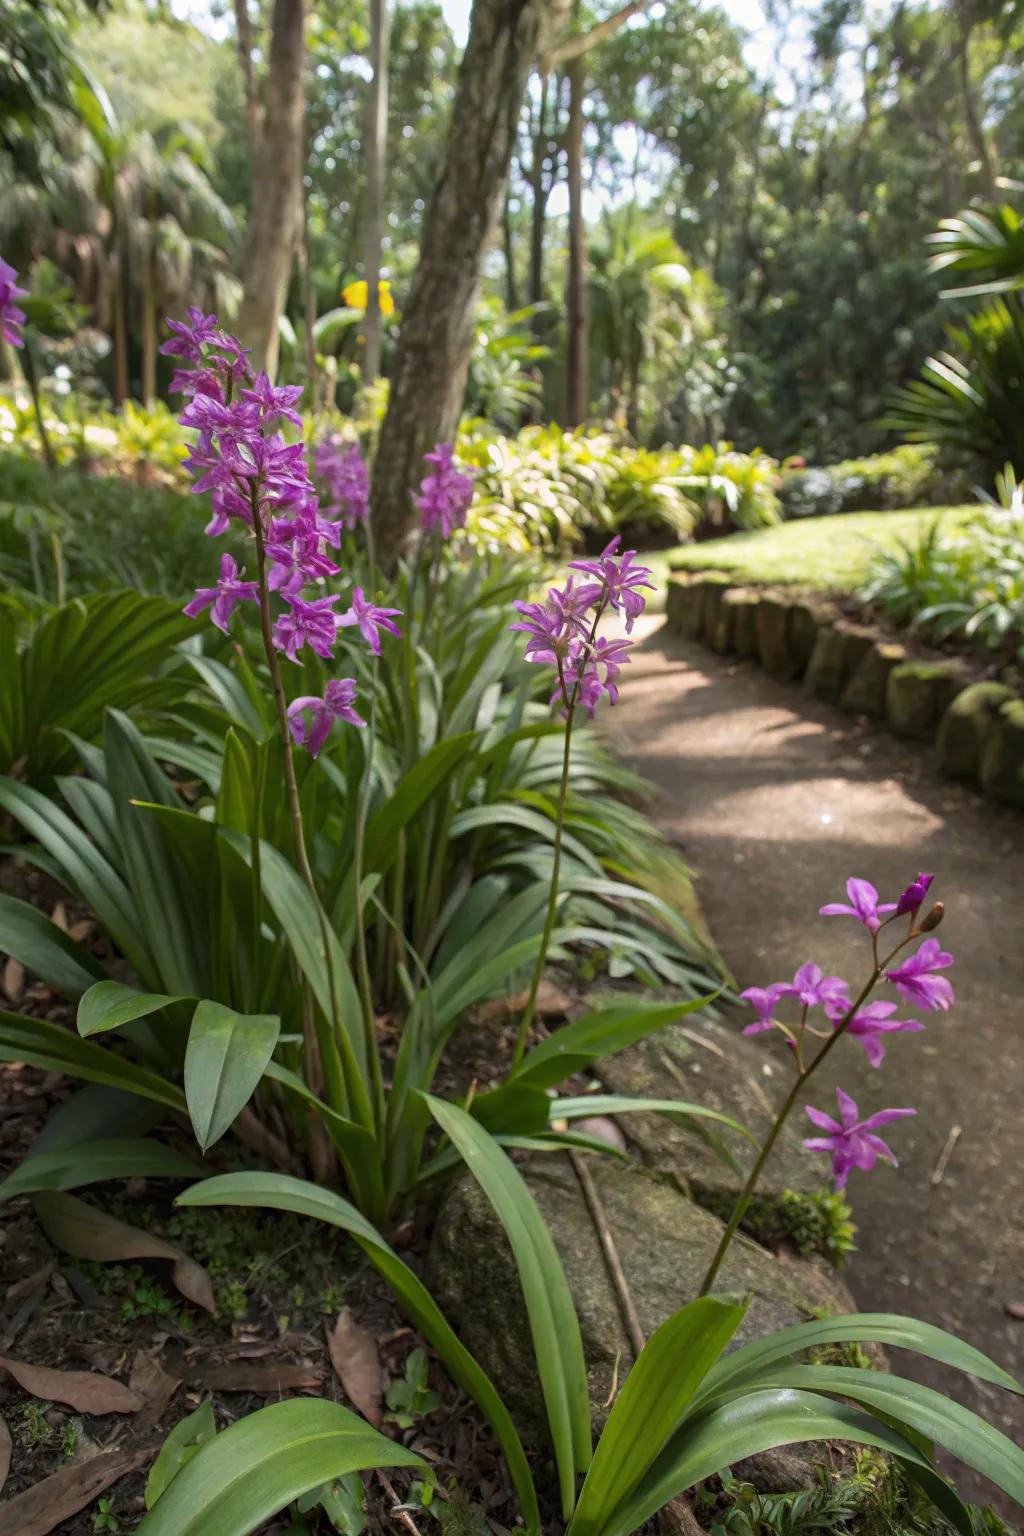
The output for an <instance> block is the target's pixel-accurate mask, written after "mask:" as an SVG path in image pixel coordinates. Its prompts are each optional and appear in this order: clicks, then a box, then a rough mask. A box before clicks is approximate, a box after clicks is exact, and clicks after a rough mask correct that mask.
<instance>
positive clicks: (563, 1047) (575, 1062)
mask: <svg viewBox="0 0 1024 1536" xmlns="http://www.w3.org/2000/svg"><path fill="white" fill-rule="evenodd" d="M717 996H718V993H717V992H714V993H712V994H711V996H710V997H699V998H695V999H694V1000H693V1001H692V1002H688V1003H668V1004H658V1005H655V1006H654V1007H650V1006H634V1007H629V1008H602V1009H601V1010H600V1011H599V1012H597V1013H588V1014H587V1015H586V1016H585V1017H584V1018H582V1019H577V1020H576V1021H575V1023H573V1024H567V1025H565V1027H564V1028H563V1029H556V1030H555V1031H554V1033H553V1034H550V1035H549V1036H548V1037H547V1039H546V1040H542V1041H541V1043H540V1045H537V1046H534V1048H533V1050H532V1051H530V1053H529V1055H528V1056H527V1057H526V1058H525V1059H524V1060H523V1062H522V1063H521V1065H520V1066H519V1067H517V1068H515V1069H514V1070H513V1071H512V1072H511V1073H510V1075H509V1081H510V1082H517V1083H531V1084H533V1085H534V1086H536V1087H538V1088H555V1087H557V1085H558V1084H559V1083H564V1082H565V1081H566V1080H567V1079H568V1078H570V1077H572V1075H573V1073H575V1072H580V1071H582V1070H583V1068H584V1067H587V1066H589V1064H590V1063H591V1062H592V1061H597V1060H599V1059H600V1058H602V1057H604V1056H611V1055H613V1054H614V1052H616V1051H622V1050H625V1049H626V1047H627V1046H630V1045H634V1044H635V1043H636V1041H638V1040H645V1039H646V1038H647V1036H648V1035H652V1034H654V1033H655V1031H656V1030H659V1029H665V1028H666V1026H667V1025H669V1024H674V1023H676V1021H677V1020H678V1019H682V1018H684V1017H685V1016H686V1015H687V1014H688V1013H696V1012H698V1011H699V1010H700V1009H701V1008H706V1007H707V1006H708V1005H709V1004H710V1003H712V1002H714V1000H715V998H716V997H717Z"/></svg>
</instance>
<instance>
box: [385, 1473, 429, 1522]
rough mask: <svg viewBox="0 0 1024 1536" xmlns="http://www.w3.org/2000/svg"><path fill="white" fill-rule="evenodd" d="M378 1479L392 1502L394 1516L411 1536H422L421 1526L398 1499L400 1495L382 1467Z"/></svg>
mask: <svg viewBox="0 0 1024 1536" xmlns="http://www.w3.org/2000/svg"><path fill="white" fill-rule="evenodd" d="M377 1477H378V1479H379V1481H380V1485H381V1487H382V1488H383V1489H384V1492H385V1493H386V1494H387V1496H388V1498H389V1499H390V1500H391V1513H392V1516H393V1517H394V1518H395V1519H396V1520H398V1521H400V1522H401V1524H402V1525H404V1526H405V1528H406V1530H407V1531H408V1532H409V1536H420V1529H419V1526H418V1525H417V1524H416V1522H415V1520H414V1519H413V1517H412V1515H410V1513H409V1511H408V1509H407V1508H406V1507H405V1505H404V1504H403V1503H402V1501H401V1499H400V1498H399V1497H398V1494H397V1493H396V1492H395V1485H394V1484H393V1483H392V1481H391V1479H390V1478H389V1477H388V1475H387V1473H386V1472H382V1471H381V1469H380V1467H378V1468H377Z"/></svg>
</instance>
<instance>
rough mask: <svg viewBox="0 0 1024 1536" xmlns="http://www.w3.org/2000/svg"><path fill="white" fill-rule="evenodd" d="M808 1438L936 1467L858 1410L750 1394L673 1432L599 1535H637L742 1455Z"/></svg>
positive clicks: (801, 1396)
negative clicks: (671, 1502) (682, 1495)
mask: <svg viewBox="0 0 1024 1536" xmlns="http://www.w3.org/2000/svg"><path fill="white" fill-rule="evenodd" d="M808 1440H850V1441H853V1442H854V1443H855V1444H858V1445H873V1446H876V1447H877V1448H878V1449H880V1450H883V1451H889V1452H891V1453H892V1455H894V1456H899V1457H901V1458H902V1459H903V1460H904V1461H906V1462H909V1463H912V1464H916V1465H918V1466H923V1467H924V1468H925V1469H926V1470H927V1471H931V1470H932V1469H931V1467H929V1465H928V1463H927V1462H926V1461H925V1460H924V1458H923V1457H922V1456H921V1454H920V1453H919V1452H918V1451H917V1450H916V1449H915V1447H914V1446H913V1445H911V1444H910V1442H909V1441H908V1440H905V1439H904V1438H903V1436H902V1435H900V1434H899V1432H898V1431H897V1430H894V1429H892V1428H890V1426H889V1425H888V1424H884V1423H882V1422H881V1421H880V1420H878V1419H874V1418H871V1417H870V1416H869V1415H868V1414H866V1413H862V1412H861V1411H860V1409H858V1408H851V1407H849V1406H848V1405H847V1404H845V1403H834V1402H832V1401H831V1399H830V1398H827V1397H819V1396H818V1395H817V1394H816V1393H814V1392H795V1391H787V1390H783V1389H781V1388H780V1389H778V1390H774V1391H767V1390H766V1391H759V1392H748V1393H746V1394H745V1395H744V1396H743V1397H737V1398H735V1399H733V1400H732V1401H731V1402H729V1403H725V1404H723V1405H722V1407H720V1408H716V1409H714V1410H713V1411H712V1412H710V1413H707V1414H703V1415H701V1416H700V1417H699V1418H698V1419H697V1420H696V1421H692V1420H691V1421H688V1422H687V1423H684V1424H683V1426H682V1427H681V1428H680V1429H679V1430H678V1431H677V1432H676V1434H675V1435H673V1436H672V1439H671V1440H670V1441H669V1443H668V1445H667V1446H666V1447H665V1449H664V1450H663V1451H662V1453H661V1455H660V1456H659V1457H658V1459H657V1461H656V1462H655V1463H654V1465H653V1466H652V1467H651V1469H650V1471H649V1472H648V1473H647V1476H646V1477H645V1478H644V1479H643V1481H642V1482H641V1483H639V1484H638V1486H637V1487H636V1488H635V1489H634V1490H633V1491H632V1492H631V1493H630V1495H629V1496H628V1497H627V1498H626V1499H625V1500H624V1501H623V1502H622V1503H621V1504H620V1505H619V1506H618V1508H617V1509H615V1510H609V1511H608V1512H607V1514H606V1516H605V1519H604V1521H603V1522H602V1524H601V1525H600V1527H599V1536H632V1532H634V1531H636V1530H638V1529H639V1528H640V1526H641V1525H643V1524H644V1522H645V1521H646V1520H649V1519H650V1518H651V1516H652V1515H653V1514H656V1513H657V1511H658V1510H659V1509H663V1508H664V1506H665V1505H666V1504H667V1503H668V1501H669V1500H670V1499H673V1498H675V1497H676V1496H677V1495H678V1494H680V1493H684V1492H685V1491H686V1489H687V1488H692V1487H693V1485H694V1484H695V1483H699V1482H701V1481H702V1480H703V1479H704V1478H705V1477H711V1475H712V1474H713V1473H715V1472H720V1471H722V1469H723V1468H724V1467H729V1466H731V1465H732V1464H733V1462H736V1461H741V1460H742V1459H743V1458H744V1457H745V1456H757V1455H760V1453H761V1452H762V1451H770V1450H774V1449H775V1447H776V1446H780V1445H799V1444H801V1443H803V1442H805V1441H808Z"/></svg>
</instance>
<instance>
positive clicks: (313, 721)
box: [288, 677, 366, 758]
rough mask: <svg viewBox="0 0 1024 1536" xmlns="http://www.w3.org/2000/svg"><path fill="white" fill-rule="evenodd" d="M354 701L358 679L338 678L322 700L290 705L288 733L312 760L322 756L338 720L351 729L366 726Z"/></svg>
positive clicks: (303, 700)
mask: <svg viewBox="0 0 1024 1536" xmlns="http://www.w3.org/2000/svg"><path fill="white" fill-rule="evenodd" d="M355 697H356V680H355V678H354V677H335V678H332V679H331V681H330V682H329V683H328V684H327V687H326V688H325V689H324V696H323V698H322V699H318V698H317V697H316V696H315V695H313V694H304V695H303V696H302V697H301V698H298V699H294V700H293V701H292V703H291V704H289V706H288V729H289V730H290V731H291V733H292V736H293V737H294V738H295V741H296V742H297V743H298V745H299V746H300V747H305V748H306V749H307V750H308V752H309V755H310V757H313V758H316V757H319V756H320V753H321V750H322V749H323V745H324V742H325V741H326V740H327V738H328V736H329V735H330V731H331V726H332V725H333V724H334V722H335V720H345V721H347V722H348V724H349V725H365V724H366V721H365V720H364V719H363V717H362V716H361V715H360V714H358V713H357V712H356V709H355V707H354V706H355ZM307 716H308V719H307Z"/></svg>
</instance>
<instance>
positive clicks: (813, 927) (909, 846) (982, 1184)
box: [604, 617, 1024, 1518]
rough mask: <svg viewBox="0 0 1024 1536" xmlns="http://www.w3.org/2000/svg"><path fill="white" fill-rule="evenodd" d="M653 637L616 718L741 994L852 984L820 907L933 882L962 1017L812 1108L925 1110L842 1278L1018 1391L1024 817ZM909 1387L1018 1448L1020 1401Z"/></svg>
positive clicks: (857, 1185) (1022, 1270)
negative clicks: (653, 789)
mask: <svg viewBox="0 0 1024 1536" xmlns="http://www.w3.org/2000/svg"><path fill="white" fill-rule="evenodd" d="M660 626H661V620H660V619H656V618H653V617H652V618H648V619H644V620H642V621H641V623H640V625H638V626H637V631H636V632H635V638H637V639H639V640H640V642H641V643H640V645H639V646H638V648H637V651H636V652H635V653H634V661H633V665H632V666H631V668H630V671H629V674H628V676H627V678H626V679H625V687H624V688H623V692H622V702H621V704H620V706H619V707H618V708H617V709H615V710H614V711H610V712H609V713H608V714H607V715H605V717H604V718H605V721H606V722H607V729H608V732H609V735H610V737H611V739H612V741H613V743H614V745H615V747H616V749H617V751H618V752H619V753H620V755H621V756H622V757H624V758H625V759H626V760H627V761H629V762H631V763H632V764H633V765H635V766H636V767H637V768H638V769H639V770H640V771H641V772H642V773H644V774H645V775H646V776H647V777H648V778H649V779H651V780H653V782H654V783H655V784H656V785H657V787H658V789H659V790H660V797H659V799H658V801H657V802H656V805H655V814H656V817H657V820H658V821H659V823H660V825H661V826H662V828H663V829H664V831H665V832H666V834H667V835H668V836H670V837H671V838H672V839H673V840H674V841H675V842H677V843H678V844H679V845H680V846H681V848H682V850H683V851H684V853H685V854H686V855H687V856H688V858H689V859H690V861H691V863H692V864H693V865H694V866H695V868H696V871H697V873H698V875H699V892H700V895H701V899H702V902H703V905H704V909H705V912H706V914H707V918H708V921H709V924H710V927H711V931H712V934H713V935H714V937H715V940H716V942H717V943H718V945H719V947H720V949H721V950H722V953H723V955H724V957H725V960H726V962H727V964H728V965H729V966H730V967H731V969H732V971H733V973H734V974H735V976H736V978H737V981H738V985H739V986H740V987H746V986H751V985H757V984H762V985H763V984H764V983H766V982H769V981H774V980H779V979H784V978H787V977H788V976H789V975H791V973H792V972H793V970H794V969H795V968H796V966H797V965H799V964H800V963H802V962H803V961H804V960H806V959H816V960H817V961H818V963H819V964H821V965H822V966H823V967H824V968H825V969H826V972H827V973H839V974H841V975H844V976H847V977H848V978H850V979H851V980H852V981H854V982H856V979H857V978H858V977H860V976H862V975H864V974H865V959H866V958H867V957H866V955H865V935H864V931H863V929H862V928H861V927H860V926H859V924H857V923H855V922H854V921H853V920H851V919H844V918H819V917H818V916H817V915H816V914H817V911H818V908H819V907H820V906H821V905H822V904H823V903H825V902H827V901H835V900H845V895H844V890H843V887H844V884H845V881H846V879H847V876H848V875H851V874H855V875H861V876H863V877H865V878H867V879H870V880H871V881H872V882H873V883H874V884H875V885H876V886H878V888H879V889H880V890H881V891H883V892H885V893H886V894H889V893H893V892H897V891H899V890H900V889H902V887H903V886H904V885H905V884H907V882H908V880H909V879H910V878H911V877H912V876H913V875H914V874H915V873H916V872H917V870H918V869H919V868H922V869H927V870H933V871H935V872H936V874H937V882H936V889H937V893H938V895H939V896H940V897H941V898H942V899H943V900H944V901H945V904H946V909H947V915H946V919H945V922H944V923H943V926H942V929H941V933H940V937H941V939H942V941H943V946H944V947H945V948H948V949H950V950H952V951H953V953H954V954H955V956H956V962H957V963H956V966H955V968H954V970H953V971H952V972H951V973H948V974H950V975H951V977H952V980H953V982H954V985H955V987H956V991H957V1005H956V1008H955V1010H954V1012H953V1013H952V1014H948V1015H947V1014H932V1015H930V1016H929V1023H928V1029H927V1033H925V1034H923V1035H918V1036H913V1035H901V1036H898V1037H896V1038H895V1039H894V1040H893V1042H892V1043H891V1044H890V1046H889V1049H888V1052H887V1055H886V1059H885V1062H884V1064H883V1066H882V1068H881V1070H880V1071H878V1072H875V1071H873V1070H872V1069H871V1068H870V1067H869V1066H868V1065H867V1062H866V1060H865V1058H864V1056H863V1054H862V1052H861V1051H860V1050H858V1049H857V1048H856V1046H855V1045H854V1043H853V1042H851V1043H850V1048H849V1049H847V1050H844V1051H840V1052H835V1053H833V1056H832V1057H831V1059H830V1061H829V1062H828V1063H826V1066H825V1067H823V1069H822V1078H821V1079H819V1080H817V1081H816V1082H815V1084H813V1085H812V1092H811V1095H810V1096H811V1099H812V1101H813V1102H815V1103H817V1104H818V1105H820V1106H821V1107H822V1108H825V1109H830V1110H831V1109H832V1108H833V1107H834V1105H833V1104H832V1103H830V1100H832V1090H833V1088H834V1086H835V1083H836V1081H837V1079H838V1080H840V1081H841V1082H842V1084H843V1086H844V1087H845V1088H846V1089H847V1090H848V1091H849V1092H851V1093H852V1094H853V1096H854V1097H855V1098H856V1099H857V1100H858V1102H859V1103H860V1105H861V1107H862V1109H864V1110H868V1111H870V1110H875V1109H879V1108H882V1107H883V1106H889V1105H893V1104H900V1105H902V1104H912V1105H916V1106H917V1107H918V1116H917V1118H915V1119H914V1120H907V1121H904V1122H901V1123H900V1124H899V1125H898V1126H895V1127H893V1128H892V1130H893V1136H892V1141H893V1143H894V1144H895V1146H896V1149H897V1153H898V1156H899V1158H900V1164H901V1166H900V1168H899V1170H898V1171H895V1170H893V1169H891V1168H888V1167H886V1166H884V1165H880V1167H879V1168H878V1169H877V1170H876V1171H875V1172H874V1173H873V1174H871V1175H866V1174H858V1173H857V1172H856V1171H855V1172H854V1174H853V1175H852V1177H851V1182H850V1189H849V1197H850V1200H851V1203H852V1205H853V1209H854V1216H855V1219H856V1221H857V1223H858V1226H859V1229H860V1230H859V1237H858V1243H859V1251H858V1253H857V1254H856V1255H855V1256H854V1258H853V1260H852V1262H851V1263H850V1265H849V1267H848V1270H847V1272H846V1277H847V1280H848V1283H849V1284H850V1287H851V1289H852V1290H853V1293H854V1295H855V1296H856V1298H857V1302H858V1305H859V1306H860V1307H861V1308H862V1309H863V1310H889V1311H896V1312H908V1313H912V1314H914V1315H916V1316H918V1317H921V1318H925V1319H927V1320H929V1321H931V1322H934V1323H938V1324H940V1325H941V1326H943V1327H946V1328H949V1329H950V1330H952V1331H953V1332H954V1333H957V1334H959V1335H960V1336H961V1337H963V1338H966V1339H968V1340H970V1341H971V1342H972V1343H974V1344H976V1345H978V1346H979V1347H980V1348H982V1349H984V1350H985V1351H986V1352H987V1353H988V1354H990V1355H991V1356H993V1357H994V1358H995V1359H996V1360H997V1361H999V1362H1000V1363H1001V1364H1002V1365H1003V1366H1005V1367H1006V1368H1008V1369H1009V1370H1011V1371H1013V1372H1014V1373H1015V1374H1016V1375H1017V1377H1018V1379H1020V1378H1021V1377H1024V1317H1020V1318H1014V1317H1013V1316H1011V1314H1010V1311H1009V1310H1008V1309H1009V1308H1015V1309H1016V1310H1018V1311H1020V1310H1021V1307H1020V1304H1021V1303H1024V1111H1022V1099H1024V921H1022V909H1024V876H1022V872H1021V871H1022V863H1021V853H1022V851H1024V820H1022V819H1021V818H1019V817H1017V816H1015V815H1014V814H1012V813H1009V812H1005V811H1000V810H998V809H996V808H993V807H992V806H990V805H987V804H985V803H984V802H983V801H982V800H981V799H980V798H979V797H978V796H975V795H973V794H971V793H970V792H969V791H967V790H965V789H962V788H960V787H959V786H956V785H951V784H950V783H948V782H947V781H945V780H943V779H940V778H939V777H938V776H937V774H936V773H935V772H934V771H933V770H932V768H931V767H930V766H929V764H928V762H927V760H926V758H925V756H924V754H923V753H921V752H918V751H916V750H915V749H913V748H912V747H909V746H906V745H904V744H903V743H901V742H899V741H896V740H894V739H893V738H892V737H890V736H888V735H886V734H884V733H883V732H882V731H881V730H880V729H877V728H875V727H873V726H870V725H867V724H866V723H864V722H860V721H857V720H855V719H853V718H852V717H850V716H849V715H845V714H843V713H841V712H840V711H839V710H838V709H836V708H833V707H831V706H829V705H825V704H819V703H817V702H816V701H814V700H813V699H811V698H810V697H809V696H808V695H807V694H805V693H804V692H803V691H802V690H800V689H799V688H798V687H796V686H793V685H789V684H783V683H780V682H776V681H775V680H773V679H772V678H770V677H768V676H767V675H766V674H765V673H764V672H762V671H761V670H760V669H758V668H756V667H754V666H752V665H751V664H749V663H735V662H733V661H731V660H730V659H728V658H725V657H718V656H715V655H712V654H711V653H710V652H708V651H706V650H705V649H704V648H703V647H701V646H699V645H696V644H692V643H689V642H686V641H682V640H679V639H677V638H676V637H674V636H670V635H669V633H668V631H667V630H666V629H665V628H664V627H660ZM737 1022H738V1023H739V1022H740V1020H739V1015H737ZM765 1048H766V1049H769V1050H777V1046H774V1045H771V1044H766V1047H765ZM833 1068H834V1070H833ZM955 1127H959V1128H960V1130H959V1135H957V1134H956V1132H955V1130H954V1128H955ZM954 1138H955V1144H953V1145H952V1147H951V1142H953V1139H954ZM944 1154H945V1157H946V1160H945V1166H944V1168H942V1169H941V1176H939V1174H938V1173H937V1170H938V1169H940V1167H941V1165H942V1160H943V1157H944ZM902 1366H903V1368H908V1367H909V1362H908V1361H906V1360H904V1361H903V1362H902ZM908 1374H913V1375H916V1376H917V1377H918V1379H920V1380H924V1381H928V1382H930V1384H931V1385H933V1386H936V1387H938V1388H940V1390H943V1391H946V1392H948V1393H949V1394H950V1395H953V1396H956V1397H957V1398H959V1399H960V1400H962V1401H964V1402H965V1403H967V1404H968V1405H969V1406H971V1407H973V1408H975V1409H976V1410H977V1411H979V1412H982V1413H984V1414H985V1415H986V1417H988V1418H989V1419H990V1420H991V1421H992V1422H994V1423H998V1424H999V1425H1000V1427H1002V1428H1003V1429H1004V1431H1005V1432H1006V1433H1008V1434H1010V1435H1011V1436H1012V1437H1013V1438H1015V1439H1016V1440H1018V1442H1021V1441H1024V1403H1022V1402H1021V1401H1020V1400H1018V1401H1017V1402H1016V1403H1015V1402H1014V1401H1013V1400H1011V1399H1010V1398H1008V1397H1007V1395H1006V1394H1004V1393H1002V1392H1000V1391H998V1390H997V1389H996V1388H990V1387H987V1386H984V1385H983V1384H977V1383H973V1382H971V1383H969V1384H966V1385H965V1384H964V1378H962V1377H957V1376H956V1374H955V1373H949V1372H947V1371H945V1370H944V1369H943V1368H942V1367H938V1366H935V1367H931V1366H929V1365H927V1364H923V1363H916V1362H915V1364H914V1366H913V1367H910V1368H908ZM963 1486H964V1487H965V1489H966V1488H968V1485H967V1484H966V1483H965V1484H964V1485H963ZM968 1491H969V1490H968ZM981 1492H982V1490H981V1487H980V1485H977V1486H976V1487H975V1490H974V1496H975V1497H978V1496H979V1495H980V1494H981ZM999 1502H1000V1504H1001V1506H1002V1508H1003V1510H1004V1512H1006V1513H1009V1510H1008V1508H1007V1505H1006V1501H1005V1500H1000V1501H999ZM1018 1518H1019V1512H1018Z"/></svg>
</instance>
